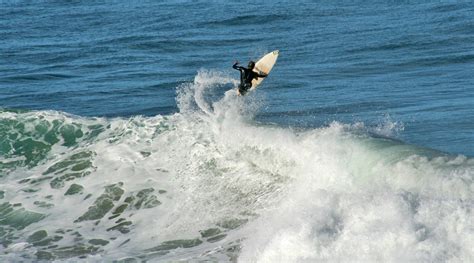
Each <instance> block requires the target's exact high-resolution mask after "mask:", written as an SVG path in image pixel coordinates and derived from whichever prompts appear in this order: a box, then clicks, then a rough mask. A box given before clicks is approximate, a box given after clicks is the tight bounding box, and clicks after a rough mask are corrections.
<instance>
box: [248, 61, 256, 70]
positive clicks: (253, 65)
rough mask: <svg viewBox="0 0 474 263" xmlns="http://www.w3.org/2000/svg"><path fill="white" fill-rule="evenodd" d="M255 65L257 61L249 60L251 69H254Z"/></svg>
mask: <svg viewBox="0 0 474 263" xmlns="http://www.w3.org/2000/svg"><path fill="white" fill-rule="evenodd" d="M254 67H255V62H253V61H252V60H250V61H249V69H253V68H254Z"/></svg>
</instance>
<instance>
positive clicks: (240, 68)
mask: <svg viewBox="0 0 474 263" xmlns="http://www.w3.org/2000/svg"><path fill="white" fill-rule="evenodd" d="M238 64H239V62H235V63H234V65H233V66H232V67H233V68H234V69H236V70H243V69H244V68H243V67H240V66H237V65H238Z"/></svg>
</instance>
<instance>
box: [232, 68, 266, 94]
mask: <svg viewBox="0 0 474 263" xmlns="http://www.w3.org/2000/svg"><path fill="white" fill-rule="evenodd" d="M238 64H239V61H235V63H234V65H233V66H232V67H233V68H234V69H236V70H238V71H240V85H239V95H245V93H247V91H248V90H249V89H250V88H252V80H253V79H257V78H265V77H266V76H268V75H267V74H259V73H257V72H255V71H253V69H254V68H255V62H253V61H249V64H248V68H244V67H241V66H237V65H238Z"/></svg>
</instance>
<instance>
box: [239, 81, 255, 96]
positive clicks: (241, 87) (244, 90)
mask: <svg viewBox="0 0 474 263" xmlns="http://www.w3.org/2000/svg"><path fill="white" fill-rule="evenodd" d="M251 87H252V84H249V83H244V84H240V85H239V93H240V95H245V93H247V91H248V90H249V89H250V88H251Z"/></svg>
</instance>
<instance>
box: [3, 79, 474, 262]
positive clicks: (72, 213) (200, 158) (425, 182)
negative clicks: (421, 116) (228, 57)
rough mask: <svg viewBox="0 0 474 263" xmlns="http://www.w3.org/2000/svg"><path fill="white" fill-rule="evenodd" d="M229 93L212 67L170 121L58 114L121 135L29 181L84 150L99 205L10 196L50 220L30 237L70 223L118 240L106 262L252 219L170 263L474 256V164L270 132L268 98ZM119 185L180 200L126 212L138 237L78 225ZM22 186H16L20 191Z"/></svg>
mask: <svg viewBox="0 0 474 263" xmlns="http://www.w3.org/2000/svg"><path fill="white" fill-rule="evenodd" d="M220 85H224V86H225V85H235V80H234V79H232V78H230V77H228V76H226V75H225V74H223V73H216V72H209V71H201V72H199V73H198V75H197V76H196V78H195V80H194V81H193V82H192V83H188V84H185V85H183V86H181V87H180V88H179V90H178V96H177V104H178V106H179V108H180V112H179V113H176V114H173V115H169V116H155V117H133V118H129V119H123V118H114V119H109V120H107V119H87V118H81V117H77V116H64V115H61V114H60V113H58V114H59V115H60V116H59V117H58V116H56V117H57V118H62V119H65V120H66V121H67V122H70V123H72V122H75V123H80V124H83V125H85V126H87V125H92V124H94V123H99V124H102V125H104V126H106V127H108V128H107V129H106V130H105V131H104V132H103V133H102V134H100V135H99V136H98V137H97V138H96V139H95V140H94V141H93V142H89V141H84V142H80V143H79V144H78V145H77V146H75V147H72V148H65V147H59V146H58V147H56V146H55V147H53V150H52V152H51V154H50V156H49V159H48V160H47V161H45V163H42V164H40V165H39V166H38V167H36V168H33V169H29V170H26V171H23V172H24V173H25V174H23V175H22V177H31V176H33V177H34V176H37V175H38V174H41V173H42V172H43V171H45V170H46V169H47V168H48V167H50V166H51V165H52V164H54V163H56V162H58V161H60V160H64V159H65V158H67V157H68V156H70V155H72V154H74V153H76V152H79V151H84V150H88V151H92V152H94V153H95V155H94V158H93V165H94V167H95V168H94V171H93V173H92V174H91V175H89V176H86V177H83V178H78V179H75V180H74V181H73V182H74V183H78V184H81V185H83V186H84V188H85V192H87V193H91V194H93V196H92V197H91V198H89V199H87V200H83V199H84V195H81V196H73V197H68V198H64V191H65V190H66V189H67V186H66V187H65V188H62V189H51V188H50V187H49V185H48V183H44V184H42V185H41V188H40V189H39V191H38V192H36V193H34V196H35V197H37V198H42V197H44V196H46V195H53V197H52V200H53V201H52V202H53V203H54V205H55V206H54V207H53V208H50V209H41V208H38V207H36V206H34V204H33V201H34V199H26V198H24V195H22V194H21V193H20V194H19V195H17V196H16V197H15V198H12V197H11V196H10V195H8V198H7V199H9V200H8V201H12V202H13V201H14V202H21V203H22V204H23V205H24V206H25V207H26V208H27V209H29V210H34V211H38V212H44V213H46V214H47V215H48V217H47V218H46V219H44V220H42V221H40V222H38V223H35V224H32V225H30V226H29V227H27V228H26V229H25V230H24V233H25V235H27V234H31V233H33V232H34V231H36V230H39V229H46V230H47V231H48V233H51V232H53V231H54V230H55V229H57V228H63V229H76V230H78V231H80V232H81V234H82V235H83V236H84V237H87V238H103V239H107V240H110V238H117V239H115V240H114V241H113V242H111V243H110V244H108V245H106V246H105V247H104V251H103V252H101V254H100V255H99V256H98V255H95V256H92V257H90V258H89V259H90V260H93V261H95V260H97V261H101V260H112V259H118V258H123V257H127V256H133V255H137V253H138V254H139V253H140V251H143V250H144V249H147V248H150V247H154V246H157V245H159V244H161V243H162V242H164V241H168V240H176V239H194V238H198V237H200V234H199V231H200V230H204V229H207V228H212V227H216V225H217V224H219V223H220V222H222V221H225V220H228V219H242V220H249V222H248V223H247V224H244V225H243V226H241V227H240V228H237V229H235V230H229V231H228V232H226V234H227V237H226V238H224V239H223V240H221V241H219V242H216V243H204V244H202V245H200V246H198V247H194V248H189V249H178V250H176V251H174V252H170V253H169V254H168V255H166V256H163V257H162V258H160V259H163V260H165V259H166V260H169V261H173V260H174V261H176V260H182V259H187V260H194V259H206V258H207V255H214V256H216V257H217V258H219V259H223V258H224V259H225V258H226V257H225V256H223V255H224V252H222V251H223V249H222V248H223V247H224V248H225V247H226V246H227V244H229V243H230V242H239V241H238V240H240V239H242V241H241V252H240V255H239V261H240V262H305V261H306V262H314V261H450V260H451V261H470V259H472V258H473V255H474V252H473V247H474V241H473V239H474V230H473V222H472V218H473V215H472V211H473V193H474V188H473V187H474V186H473V184H472V180H473V176H474V161H473V160H472V159H468V158H465V157H458V158H451V157H439V158H432V159H429V158H427V157H423V156H419V155H417V154H416V153H417V150H416V148H414V147H412V146H407V145H401V144H398V143H395V142H391V141H388V140H385V139H374V138H371V137H369V136H368V135H367V133H364V132H360V130H361V128H360V125H358V124H356V125H344V124H340V123H337V122H334V123H332V124H331V125H330V126H328V127H322V128H320V129H313V130H307V131H303V132H295V131H293V130H291V129H284V128H278V127H269V126H264V125H256V124H255V123H254V122H253V121H252V119H253V117H254V115H255V114H256V112H258V109H259V107H260V106H261V104H262V101H261V100H260V98H259V97H256V96H246V97H239V96H236V93H235V90H229V91H227V92H226V93H225V94H224V97H222V98H221V99H219V100H218V101H214V102H213V101H209V99H208V97H207V96H206V94H207V93H209V92H212V91H213V89H215V88H216V87H219V86H220ZM42 114H44V113H42ZM56 117H53V119H54V118H56ZM397 127H399V126H397V125H394V126H393V127H391V126H390V125H385V126H383V125H382V128H381V133H383V134H385V135H389V132H390V130H391V129H397ZM354 131H357V132H354ZM143 152H147V153H150V155H149V156H148V155H147V154H145V155H144V154H142V153H143ZM117 182H122V183H123V186H122V188H123V189H124V190H125V194H124V195H123V196H122V198H121V200H120V202H122V201H123V199H124V198H125V196H127V194H129V193H135V192H136V191H138V190H141V189H144V188H149V187H153V188H154V189H156V190H158V189H163V190H166V191H167V192H166V193H165V194H162V195H159V196H158V198H159V200H160V201H161V202H162V204H161V205H160V206H157V207H155V208H151V209H142V210H139V211H134V212H133V213H126V214H125V215H126V217H127V218H126V219H127V220H131V221H133V230H132V231H131V232H130V233H128V234H120V233H118V232H117V231H107V230H106V229H107V228H109V227H111V226H113V225H114V224H113V222H112V221H110V222H109V221H108V220H106V219H103V220H101V223H100V224H99V225H97V226H95V225H94V223H95V221H85V222H81V223H73V222H74V220H76V219H77V218H78V217H79V216H81V215H82V214H83V213H84V212H85V211H87V208H88V207H89V206H90V205H92V203H93V202H94V200H95V199H96V198H97V197H98V196H99V195H100V194H102V193H103V189H104V187H105V186H107V185H110V184H113V183H117ZM11 183H12V185H10V188H9V189H14V187H15V186H13V185H16V182H13V181H12V182H11ZM69 184H70V183H69V182H68V184H67V185H69ZM16 190H17V191H18V190H19V189H16ZM9 191H10V190H9ZM9 191H8V192H9ZM7 194H8V193H7ZM30 196H31V195H30ZM10 198H11V199H10ZM117 203H119V202H117ZM109 213H110V212H109ZM108 216H110V214H108V215H106V216H105V217H104V218H107V217H108ZM128 239H130V240H129V241H128V242H127V243H125V244H124V245H121V244H122V243H123V242H125V241H126V240H128ZM71 242H74V241H73V240H69V239H63V240H61V241H60V242H59V244H61V245H70V244H71ZM32 253H34V252H32Z"/></svg>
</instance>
